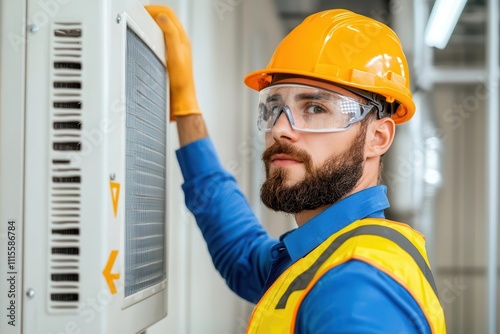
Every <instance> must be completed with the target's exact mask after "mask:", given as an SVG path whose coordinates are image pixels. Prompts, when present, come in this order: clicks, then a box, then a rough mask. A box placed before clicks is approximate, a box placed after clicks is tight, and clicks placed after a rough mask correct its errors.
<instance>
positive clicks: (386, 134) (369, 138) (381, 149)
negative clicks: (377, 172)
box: [365, 117, 396, 158]
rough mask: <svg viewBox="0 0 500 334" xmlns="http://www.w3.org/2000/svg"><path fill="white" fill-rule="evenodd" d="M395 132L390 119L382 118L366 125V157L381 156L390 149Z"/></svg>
mask: <svg viewBox="0 0 500 334" xmlns="http://www.w3.org/2000/svg"><path fill="white" fill-rule="evenodd" d="M395 132H396V124H395V123H394V120H393V119H392V118H390V117H383V118H381V119H377V120H374V121H372V122H370V124H368V129H367V132H366V152H365V154H366V157H367V158H373V157H377V156H381V155H383V154H384V153H385V152H387V150H388V149H389V147H391V144H392V141H393V140H394V134H395Z"/></svg>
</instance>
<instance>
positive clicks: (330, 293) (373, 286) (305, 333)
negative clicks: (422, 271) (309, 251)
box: [295, 260, 431, 334]
mask: <svg viewBox="0 0 500 334" xmlns="http://www.w3.org/2000/svg"><path fill="white" fill-rule="evenodd" d="M295 332H296V333H297V334H312V333H314V334H327V333H328V334H334V333H339V334H340V333H342V334H359V333H370V334H382V333H383V334H388V333H391V334H424V333H425V334H430V333H431V331H430V327H429V324H428V322H427V320H426V318H425V316H424V314H423V312H422V310H421V309H420V307H419V306H418V304H417V302H416V301H415V300H414V299H413V297H412V296H411V295H410V294H409V293H408V291H407V290H406V289H404V288H403V287H402V286H401V285H399V284H398V283H396V282H395V281H394V280H393V279H392V278H391V277H390V276H388V275H386V274H385V273H383V272H381V271H379V270H378V269H376V268H374V267H372V266H371V265H369V264H367V263H365V262H362V261H357V260H353V261H349V262H347V263H344V264H342V265H339V266H337V267H335V268H333V269H332V270H330V271H329V272H328V273H326V274H325V275H324V276H323V277H322V278H321V279H320V280H318V282H317V283H316V285H315V286H314V287H313V288H312V289H311V291H310V292H309V294H308V295H307V296H306V297H305V299H304V301H303V303H302V305H301V306H300V309H299V312H298V315H297V324H296V331H295Z"/></svg>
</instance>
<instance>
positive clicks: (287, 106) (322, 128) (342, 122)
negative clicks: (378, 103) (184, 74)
mask: <svg viewBox="0 0 500 334" xmlns="http://www.w3.org/2000/svg"><path fill="white" fill-rule="evenodd" d="M373 108H374V106H373V105H368V104H362V103H361V102H358V101H356V100H355V99H354V98H352V97H348V96H345V95H342V94H340V93H336V92H332V91H329V90H325V89H321V88H316V87H311V86H305V85H296V84H282V85H275V86H269V87H266V88H264V89H263V90H261V91H260V93H259V119H258V123H257V124H258V127H259V130H261V131H266V132H267V131H271V129H272V128H273V126H274V125H275V124H276V122H277V120H278V118H279V117H280V116H282V114H284V116H285V117H287V118H288V121H289V122H290V125H291V126H292V128H293V129H294V130H298V131H305V132H337V131H344V130H346V129H348V128H349V127H350V126H351V125H352V124H354V123H356V122H359V121H361V120H362V119H364V118H365V116H366V114H367V113H368V112H370V110H372V109H373Z"/></svg>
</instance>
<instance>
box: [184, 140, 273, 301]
mask: <svg viewBox="0 0 500 334" xmlns="http://www.w3.org/2000/svg"><path fill="white" fill-rule="evenodd" d="M176 154H177V160H178V161H179V165H180V167H181V171H182V174H183V176H184V181H185V183H184V184H183V186H182V188H183V190H184V195H185V202H186V206H187V208H188V209H189V210H190V211H191V212H192V213H193V214H194V216H195V218H196V222H197V224H198V226H199V228H200V230H201V232H202V234H203V237H204V238H205V241H206V242H207V245H208V250H209V252H210V255H211V256H212V260H213V263H214V265H215V267H216V268H217V270H218V271H219V273H220V274H221V275H222V277H224V279H225V280H226V282H227V284H228V286H229V287H230V288H231V289H232V290H233V291H234V292H236V293H237V294H238V295H239V296H240V297H242V298H244V299H246V300H248V301H250V302H253V303H256V302H257V301H258V300H259V299H260V298H261V296H262V294H263V289H264V285H265V281H266V278H267V276H268V274H269V270H270V266H271V261H270V257H269V250H270V248H271V247H272V246H273V245H274V244H276V243H277V242H278V240H276V239H273V238H271V237H270V236H269V235H268V234H267V232H266V231H265V230H264V228H263V227H262V225H261V224H260V223H259V222H258V220H257V218H256V217H255V215H254V213H253V212H252V210H251V208H250V205H249V203H248V202H247V200H246V198H245V197H244V195H243V193H242V192H241V190H240V188H239V187H238V185H237V183H236V180H235V179H234V177H233V176H232V175H230V174H229V173H228V172H227V171H225V170H224V169H223V167H222V165H221V164H220V162H219V159H218V157H217V154H216V152H215V148H214V147H213V144H212V141H211V140H210V139H208V138H205V139H201V140H198V141H196V142H193V143H190V144H189V145H186V146H184V147H182V148H180V149H179V150H178V151H177V152H176Z"/></svg>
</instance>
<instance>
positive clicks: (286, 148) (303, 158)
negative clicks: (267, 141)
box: [262, 141, 312, 169]
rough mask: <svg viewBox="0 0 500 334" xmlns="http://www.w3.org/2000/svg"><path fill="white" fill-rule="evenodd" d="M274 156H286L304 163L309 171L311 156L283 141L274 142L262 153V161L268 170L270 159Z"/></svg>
mask: <svg viewBox="0 0 500 334" xmlns="http://www.w3.org/2000/svg"><path fill="white" fill-rule="evenodd" d="M275 154H287V155H289V156H291V157H292V158H294V159H296V160H297V161H300V162H302V163H304V165H305V166H306V169H309V168H310V167H311V166H312V165H311V156H310V155H309V154H308V153H307V152H306V151H304V150H302V149H299V148H297V147H294V146H293V145H292V144H289V143H287V142H283V141H276V142H274V144H272V145H271V146H269V147H268V148H267V149H266V150H265V151H264V153H262V161H264V164H265V165H266V168H268V166H269V164H270V163H271V158H272V156H273V155H275Z"/></svg>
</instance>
